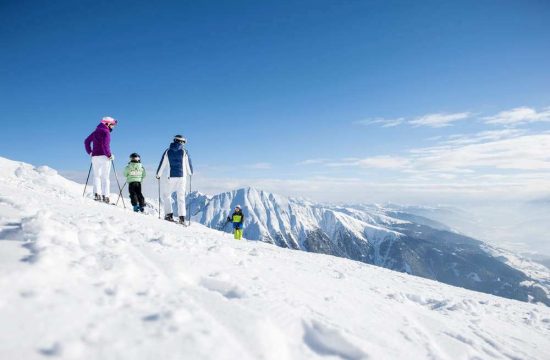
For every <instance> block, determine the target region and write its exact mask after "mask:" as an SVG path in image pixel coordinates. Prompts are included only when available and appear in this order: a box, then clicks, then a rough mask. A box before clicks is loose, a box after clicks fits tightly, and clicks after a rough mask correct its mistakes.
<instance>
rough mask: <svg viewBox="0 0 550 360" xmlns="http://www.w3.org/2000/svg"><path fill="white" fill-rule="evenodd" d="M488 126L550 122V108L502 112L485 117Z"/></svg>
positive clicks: (518, 109)
mask: <svg viewBox="0 0 550 360" xmlns="http://www.w3.org/2000/svg"><path fill="white" fill-rule="evenodd" d="M483 120H485V122H486V123H487V124H495V125H509V126H514V125H521V124H526V123H532V122H539V121H550V108H546V109H544V110H542V111H537V110H535V109H533V108H529V107H518V108H515V109H511V110H506V111H501V112H499V113H498V114H496V115H493V116H487V117H484V118H483Z"/></svg>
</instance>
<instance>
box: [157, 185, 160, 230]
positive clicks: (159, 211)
mask: <svg viewBox="0 0 550 360" xmlns="http://www.w3.org/2000/svg"><path fill="white" fill-rule="evenodd" d="M157 181H158V183H159V220H160V178H158V179H157Z"/></svg>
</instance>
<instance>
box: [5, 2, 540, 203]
mask: <svg viewBox="0 0 550 360" xmlns="http://www.w3.org/2000/svg"><path fill="white" fill-rule="evenodd" d="M549 39H550V3H549V2H547V1H531V0H528V1H506V0H499V1H496V0H495V1H479V0H476V1H358V0H347V1H346V0H341V1H336V0H332V1H323V0H315V1H158V2H151V1H127V2H119V1H97V0H96V1H55V2H49V3H48V4H46V3H44V2H41V1H2V2H1V4H0V47H1V49H2V50H1V51H0V79H1V81H0V99H1V100H0V111H1V112H0V113H1V116H2V122H3V124H4V125H3V131H2V132H1V133H0V156H5V157H8V158H12V159H17V160H22V161H26V162H31V163H34V164H37V165H39V164H48V165H49V166H51V167H54V168H56V169H59V170H63V171H67V172H69V171H72V172H77V173H79V172H85V171H86V170H87V167H88V161H89V159H88V157H87V156H86V154H85V152H84V148H83V145H82V141H83V139H84V138H85V137H86V136H87V135H88V134H89V133H90V132H91V131H92V130H93V129H94V127H95V126H96V125H97V123H98V121H99V119H100V118H101V117H102V116H105V115H110V116H113V117H115V118H117V119H119V120H120V126H119V127H118V128H117V129H116V130H115V132H114V133H113V144H112V148H113V151H114V153H115V154H116V155H117V158H118V159H119V160H118V163H119V166H122V165H123V163H124V161H123V160H124V159H125V158H126V156H127V155H128V154H130V153H132V152H134V151H135V152H139V153H140V154H141V155H142V157H143V160H144V162H145V163H146V164H147V165H148V166H150V167H153V166H154V165H156V163H157V162H158V160H159V159H160V155H161V154H162V151H163V149H164V148H165V147H166V146H167V145H168V143H169V141H170V139H171V137H172V136H173V135H174V134H179V133H181V134H183V135H185V136H186V137H188V139H189V146H188V147H189V151H190V153H191V156H192V158H193V161H194V164H195V167H196V170H197V175H196V182H195V184H196V187H197V188H199V190H203V191H205V192H214V191H219V190H227V189H229V188H233V187H238V186H245V185H252V186H257V187H260V188H265V189H267V190H271V191H276V192H280V193H283V194H286V195H302V196H306V197H310V198H313V199H315V200H321V201H352V200H361V201H405V202H417V203H418V202H441V201H448V200H453V199H457V198H463V197H467V198H468V197H471V198H478V197H481V198H485V197H491V198H500V197H502V196H505V195H506V196H508V195H511V194H515V195H518V196H528V197H533V198H537V197H544V196H548V194H550V185H548V184H549V183H550V181H549V180H550V155H549V154H550V140H549V138H550V134H548V131H550V122H549V121H550V110H549V109H548V107H549V106H550V70H549V69H550V68H549V63H550V41H549ZM472 141H473V142H472ZM518 149H519V150H518ZM522 149H523V150H522ZM489 190H490V191H489Z"/></svg>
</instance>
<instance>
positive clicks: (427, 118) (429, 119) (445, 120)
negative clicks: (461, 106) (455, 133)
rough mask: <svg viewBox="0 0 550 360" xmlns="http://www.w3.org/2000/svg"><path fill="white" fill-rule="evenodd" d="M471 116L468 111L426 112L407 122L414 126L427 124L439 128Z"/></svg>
mask: <svg viewBox="0 0 550 360" xmlns="http://www.w3.org/2000/svg"><path fill="white" fill-rule="evenodd" d="M470 116H471V114H470V113H469V112H461V113H453V114H445V113H437V114H428V115H424V116H420V117H418V118H416V119H414V120H411V121H409V124H411V125H414V126H429V127H433V128H441V127H445V126H450V125H451V123H453V122H455V121H459V120H464V119H467V118H469V117H470Z"/></svg>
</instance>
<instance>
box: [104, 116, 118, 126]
mask: <svg viewBox="0 0 550 360" xmlns="http://www.w3.org/2000/svg"><path fill="white" fill-rule="evenodd" d="M101 123H102V124H105V125H117V124H118V121H116V120H115V119H113V118H112V117H110V116H104V117H103V119H101Z"/></svg>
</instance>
